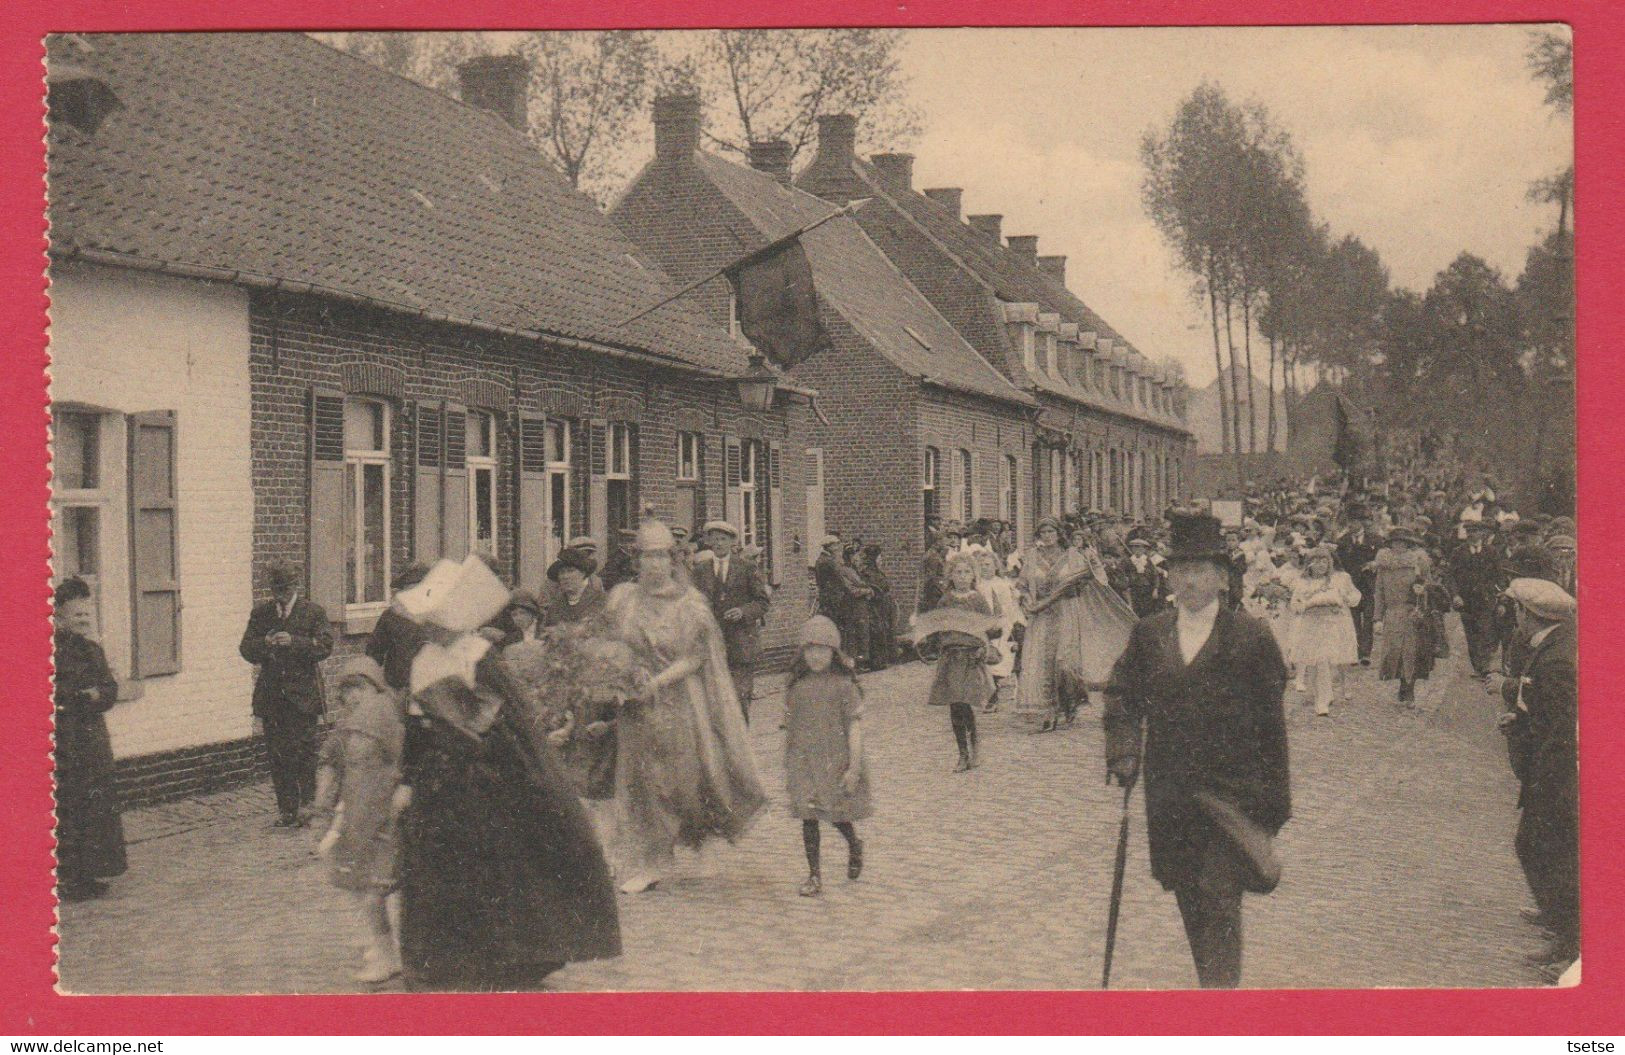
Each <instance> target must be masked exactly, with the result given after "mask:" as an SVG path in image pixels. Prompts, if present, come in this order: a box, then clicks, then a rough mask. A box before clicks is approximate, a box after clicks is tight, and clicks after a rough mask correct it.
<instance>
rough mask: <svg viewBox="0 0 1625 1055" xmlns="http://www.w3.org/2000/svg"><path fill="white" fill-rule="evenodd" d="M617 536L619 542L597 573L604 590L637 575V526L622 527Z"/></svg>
mask: <svg viewBox="0 0 1625 1055" xmlns="http://www.w3.org/2000/svg"><path fill="white" fill-rule="evenodd" d="M619 538H620V544H619V545H618V546H617V547H616V549H615V552H614V553H611V554H610V555H609V559H608V560H606V561H605V562H604V566H603V570H602V571H600V572H599V573H598V574H599V579H600V581H601V582H602V583H603V584H604V589H605V591H609V590H613V589H615V587H617V586H619V585H620V584H621V583H623V582H631V581H632V580H633V579H635V578H637V577H638V550H637V542H638V531H637V528H622V529H621V530H620V532H619Z"/></svg>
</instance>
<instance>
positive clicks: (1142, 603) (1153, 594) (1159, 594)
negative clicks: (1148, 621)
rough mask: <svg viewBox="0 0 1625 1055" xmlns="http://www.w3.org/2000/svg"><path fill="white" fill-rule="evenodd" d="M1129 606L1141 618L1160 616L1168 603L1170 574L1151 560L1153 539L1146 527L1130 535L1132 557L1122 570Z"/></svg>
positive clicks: (1130, 554) (1130, 553)
mask: <svg viewBox="0 0 1625 1055" xmlns="http://www.w3.org/2000/svg"><path fill="white" fill-rule="evenodd" d="M1119 573H1120V574H1121V576H1122V581H1123V589H1124V593H1125V595H1126V598H1127V600H1128V603H1129V606H1130V607H1132V608H1133V609H1134V614H1135V615H1136V616H1138V617H1139V618H1141V619H1144V618H1146V617H1147V616H1152V615H1156V614H1157V613H1158V612H1160V611H1162V610H1163V608H1164V607H1165V606H1166V605H1167V603H1168V576H1167V575H1166V574H1165V573H1164V572H1163V570H1162V569H1161V568H1160V567H1158V566H1157V563H1156V562H1155V561H1153V560H1152V559H1151V539H1150V537H1149V536H1148V535H1147V534H1146V533H1145V532H1144V531H1142V530H1139V529H1136V530H1135V531H1134V532H1133V533H1131V534H1130V535H1129V539H1128V559H1127V560H1125V561H1124V562H1123V564H1122V567H1121V568H1120V569H1119Z"/></svg>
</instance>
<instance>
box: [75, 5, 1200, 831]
mask: <svg viewBox="0 0 1625 1055" xmlns="http://www.w3.org/2000/svg"><path fill="white" fill-rule="evenodd" d="M460 72H461V80H462V93H461V94H462V98H461V99H460V100H459V99H455V98H452V97H450V96H448V95H445V94H442V93H438V92H434V91H431V90H429V89H427V88H423V87H421V86H418V85H415V84H412V83H410V82H407V81H404V80H401V79H399V78H396V77H393V76H392V75H390V74H387V73H385V72H382V71H380V70H377V69H375V68H373V67H371V66H370V65H368V64H366V63H364V62H361V61H360V60H357V59H355V58H353V57H351V56H348V55H345V54H343V53H340V52H337V51H334V50H332V49H330V48H328V47H326V46H325V45H323V44H320V43H318V42H315V41H313V40H311V39H309V38H307V37H305V36H302V35H281V34H275V35H253V34H218V35H216V34H185V35H157V34H154V35H107V36H102V35H94V36H83V35H73V36H63V37H55V38H52V39H51V40H50V41H49V42H48V64H47V83H48V89H49V102H50V118H51V122H50V133H49V138H48V181H49V220H50V225H51V226H50V236H51V244H50V254H51V255H50V274H49V278H50V290H49V292H50V298H51V309H50V311H51V334H50V337H51V344H50V350H51V379H50V383H51V400H52V411H53V417H54V427H53V437H54V446H53V458H54V463H53V466H54V487H53V500H52V518H53V525H52V526H53V530H54V539H55V541H54V548H53V553H54V561H55V568H54V570H55V573H56V574H57V576H59V577H62V576H66V575H70V574H78V575H81V576H83V577H85V578H86V579H87V580H88V581H89V582H90V583H91V584H92V586H93V588H94V590H95V592H96V596H97V600H98V607H99V615H100V624H101V625H100V633H101V637H102V640H103V643H104V645H105V647H106V649H107V652H108V656H109V659H110V661H111V662H112V664H113V666H114V670H115V673H116V674H117V675H118V676H119V677H120V679H121V684H122V685H123V689H122V691H121V701H122V702H121V705H120V706H119V707H116V708H115V709H114V710H113V711H112V713H111V714H110V719H109V721H110V727H111V730H112V734H113V738H114V748H115V753H116V754H117V755H118V757H119V758H120V760H121V767H122V771H123V775H124V781H125V785H126V790H127V791H128V792H129V793H131V794H132V795H133V796H134V797H136V798H138V799H139V798H158V797H166V796H171V795H175V794H180V793H185V792H187V791H190V790H193V789H195V788H197V787H199V786H202V785H205V784H209V783H214V782H217V781H219V780H220V779H222V778H224V777H229V776H232V775H240V774H242V773H244V772H247V771H250V770H251V768H252V766H253V764H254V760H255V758H256V757H257V748H256V745H255V743H254V741H253V739H252V738H251V736H250V716H249V709H248V699H249V693H250V688H251V679H252V671H251V669H250V668H249V667H248V665H247V664H245V663H243V662H242V661H241V659H239V658H238V656H237V650H236V646H237V639H238V635H239V634H240V633H241V630H242V626H243V624H244V622H245V620H246V618H247V614H248V612H249V609H250V608H251V607H252V605H253V603H254V600H255V599H256V597H259V596H261V595H262V594H263V591H264V587H265V581H264V580H265V574H266V570H267V568H268V567H269V566H270V565H271V564H272V563H273V562H275V561H277V560H284V559H285V560H290V561H293V562H295V563H296V564H298V565H299V566H301V567H302V568H304V569H305V572H306V588H307V590H308V592H309V594H310V596H311V597H312V598H313V599H314V600H316V601H318V602H319V603H321V604H322V605H323V606H324V608H325V609H326V610H327V612H328V614H329V616H330V617H331V618H332V619H333V621H334V623H335V627H336V630H337V631H338V632H339V640H340V645H339V647H338V649H337V650H336V651H337V655H338V656H340V657H342V656H343V655H348V654H351V653H353V652H354V651H356V650H357V649H358V648H359V647H360V644H361V642H362V640H363V639H364V635H365V634H366V633H367V632H368V631H369V630H370V629H371V626H372V624H373V622H374V621H375V620H376V619H377V617H378V615H379V614H380V613H381V612H382V611H383V609H384V607H385V605H386V604H387V602H388V596H389V583H390V581H391V579H392V578H393V577H394V575H395V574H397V573H398V572H399V571H400V570H402V569H403V568H405V567H407V566H408V565H409V564H411V563H413V562H415V561H423V560H432V559H435V558H437V557H441V556H452V557H457V556H461V555H462V554H464V553H467V552H469V551H470V550H473V549H479V550H483V551H485V552H488V553H490V554H492V555H493V556H494V557H495V558H496V560H497V561H498V563H499V565H500V566H501V567H502V568H503V569H504V572H505V573H506V574H507V576H508V577H509V578H510V579H511V580H512V581H514V582H516V583H519V584H522V585H525V586H532V587H534V586H536V585H537V584H539V583H540V581H541V580H542V576H543V570H544V569H545V567H546V566H547V564H548V563H549V562H550V561H551V559H552V558H553V556H554V555H555V554H556V553H557V551H558V549H559V547H560V546H561V545H563V544H564V542H565V541H566V540H567V539H568V538H570V537H571V536H574V535H578V534H591V535H593V536H595V537H597V538H598V539H600V541H601V543H602V544H604V545H606V546H607V545H608V544H610V543H611V542H612V541H613V540H614V538H615V537H616V530H617V529H618V528H621V527H626V526H631V525H633V524H635V523H636V521H637V520H638V519H639V518H640V517H641V516H643V515H646V514H652V515H655V516H658V517H661V518H664V519H668V520H670V521H673V522H677V523H684V524H697V523H700V522H703V521H705V520H708V519H716V518H726V519H728V520H730V521H732V522H733V523H735V524H736V525H737V526H738V527H739V529H740V531H741V533H742V534H743V535H744V536H745V537H746V539H747V540H748V541H750V542H753V543H755V544H757V545H759V546H760V547H761V550H762V560H763V562H764V563H765V565H766V569H767V572H768V575H769V578H770V580H771V581H772V582H773V584H774V586H775V588H776V591H777V592H776V596H775V600H774V603H773V605H772V607H771V609H770V615H769V625H768V626H767V628H766V632H765V641H766V643H767V645H768V647H769V649H770V650H772V649H785V648H787V647H788V644H789V642H790V639H791V636H792V635H793V633H794V629H795V627H796V626H797V625H798V624H799V623H800V621H801V620H802V619H803V618H804V617H805V614H806V613H807V611H808V610H809V607H810V605H811V603H812V599H811V589H810V581H809V579H810V577H809V575H808V571H807V568H808V566H809V565H810V563H811V562H812V560H813V559H814V558H815V557H816V548H817V543H818V540H819V539H820V538H821V537H822V536H823V535H824V534H825V532H826V531H827V530H831V529H834V530H841V531H844V532H846V533H849V534H853V535H862V536H864V537H865V538H866V539H869V540H872V541H879V542H881V543H882V544H883V545H884V546H885V547H886V551H887V553H888V555H889V556H890V562H891V568H892V570H893V571H894V572H895V573H897V578H898V593H899V596H900V597H902V598H904V599H908V598H912V597H913V596H914V594H915V590H916V589H917V585H918V584H917V581H916V578H915V571H916V568H917V566H918V563H919V560H918V558H919V555H920V547H921V538H922V534H923V532H922V524H923V520H924V517H925V516H926V515H927V514H929V513H933V512H935V513H937V514H939V515H942V516H944V517H946V518H949V519H958V518H974V517H976V516H984V515H985V516H998V517H1002V518H1005V519H1009V520H1012V521H1014V522H1016V523H1017V524H1018V526H1019V529H1020V530H1022V531H1024V532H1025V531H1027V530H1029V529H1030V527H1031V524H1032V523H1033V521H1034V519H1035V518H1036V517H1037V516H1040V515H1043V514H1045V513H1047V512H1051V511H1054V510H1056V509H1060V508H1063V507H1066V508H1069V507H1073V506H1084V507H1110V508H1116V509H1121V510H1123V511H1125V512H1129V513H1133V514H1137V513H1140V512H1143V511H1148V510H1151V509H1154V508H1158V507H1159V506H1160V505H1161V504H1162V503H1164V502H1166V501H1168V500H1170V499H1171V498H1173V497H1174V496H1176V495H1178V494H1179V493H1180V491H1181V488H1182V472H1183V468H1182V467H1183V463H1184V457H1185V455H1186V452H1187V449H1188V446H1189V436H1188V433H1186V432H1185V430H1184V427H1183V424H1182V416H1183V400H1184V392H1183V388H1182V386H1181V385H1180V384H1179V383H1178V382H1177V380H1176V379H1175V378H1173V377H1171V376H1169V375H1168V374H1166V373H1165V372H1162V371H1159V370H1157V369H1155V368H1153V367H1152V366H1151V365H1150V364H1149V363H1147V362H1146V361H1145V359H1144V358H1143V357H1142V356H1140V354H1139V353H1138V352H1137V351H1135V350H1134V349H1133V348H1132V347H1131V346H1130V345H1129V344H1128V342H1127V341H1126V340H1124V339H1123V338H1122V337H1121V336H1120V335H1118V334H1116V333H1115V332H1114V331H1112V330H1111V329H1110V328H1109V327H1108V326H1107V325H1106V324H1105V323H1104V322H1103V321H1101V320H1100V319H1098V318H1097V317H1096V316H1094V315H1093V314H1092V313H1091V312H1090V311H1089V310H1088V308H1087V307H1085V306H1084V305H1083V304H1082V302H1081V301H1079V300H1078V299H1077V298H1076V297H1074V296H1073V295H1072V294H1070V293H1069V292H1067V290H1066V287H1065V284H1064V275H1063V274H1062V272H1061V268H1060V266H1059V265H1058V264H1057V262H1056V260H1055V258H1045V262H1042V263H1041V262H1040V261H1039V260H1038V258H1037V257H1036V255H1035V251H1034V247H1033V246H1032V244H1031V243H1030V241H1024V240H1021V239H1010V240H1008V241H1007V242H1000V241H999V239H998V238H997V232H996V230H993V229H991V228H990V227H989V226H988V225H987V222H986V220H985V219H984V220H981V221H978V223H977V224H969V223H965V222H963V221H961V220H960V218H959V217H958V215H957V211H958V210H957V206H951V205H950V204H949V203H948V202H947V200H946V192H932V194H931V195H930V196H927V195H922V194H920V193H918V192H916V191H915V190H914V189H913V188H912V187H911V186H910V185H909V181H908V178H907V164H906V158H903V157H902V156H893V157H891V158H890V159H889V160H887V159H882V158H875V159H871V160H870V161H867V162H866V161H863V160H861V159H858V158H857V157H856V156H855V155H854V152H853V149H852V147H853V142H854V139H855V136H854V132H855V129H854V125H853V123H852V121H851V119H850V118H846V117H836V118H827V119H825V121H824V123H823V126H822V129H821V138H820V143H819V148H818V156H817V157H816V158H815V159H814V161H813V163H812V164H811V165H810V166H808V168H807V169H806V171H805V172H803V173H802V175H801V178H800V179H799V180H797V181H795V182H794V183H792V181H791V179H790V174H789V171H788V163H787V156H788V152H787V150H786V149H785V148H784V147H783V146H782V145H771V144H768V145H761V146H759V147H758V148H757V149H756V150H755V151H754V152H753V155H752V164H751V165H749V166H746V165H738V164H734V163H731V162H729V161H726V160H723V159H721V158H718V157H715V156H713V155H710V154H708V153H706V152H704V151H702V150H700V149H699V109H698V106H697V103H696V102H695V101H694V100H692V99H688V98H671V99H663V100H661V101H660V102H659V104H658V105H657V113H656V124H657V140H658V142H657V146H656V152H655V157H654V158H653V159H652V160H651V161H650V163H649V165H648V166H647V167H646V168H645V170H644V171H643V173H642V174H641V175H640V176H639V177H638V179H637V180H636V181H635V182H634V184H633V185H632V186H631V187H630V188H629V189H628V190H627V192H626V193H625V195H624V196H623V197H622V199H621V200H620V201H619V202H618V203H617V204H616V206H615V208H614V209H613V210H612V212H611V213H610V214H609V215H606V214H605V213H604V212H603V211H601V210H599V209H598V208H597V207H596V206H595V205H594V204H593V203H592V202H591V201H590V200H589V199H587V198H586V197H585V196H583V195H580V194H578V193H577V192H576V191H574V190H573V189H572V188H571V187H570V186H569V185H568V184H567V182H566V181H565V180H564V179H563V178H562V177H561V176H560V175H559V174H558V173H557V172H556V171H554V170H553V169H552V168H550V167H549V166H548V165H547V164H546V163H545V162H544V161H543V160H542V158H541V157H540V155H539V154H538V153H537V152H536V151H535V150H534V148H533V147H532V146H531V145H530V143H529V142H528V140H527V138H526V137H525V135H524V134H523V132H522V127H523V124H524V98H525V85H526V82H527V79H528V77H529V71H528V69H526V68H525V66H524V65H523V63H522V62H520V61H519V60H517V59H514V58H511V57H494V58H484V59H479V60H475V61H474V62H472V63H469V64H467V65H465V66H464V67H463V68H462V69H461V71H460ZM837 210H840V215H838V216H836V217H835V218H834V219H826V218H827V217H828V216H830V215H831V214H832V213H833V212H835V211H837ZM973 219H974V218H973ZM807 227H810V228H811V229H810V230H807V231H806V232H805V234H803V235H802V236H801V237H800V238H799V239H796V240H794V244H795V246H796V247H797V249H796V252H797V253H798V254H799V255H798V260H799V259H800V258H801V256H804V260H805V267H806V275H807V276H810V286H811V290H812V293H813V296H812V297H811V298H808V299H806V303H808V304H810V305H812V306H811V307H810V308H809V309H808V311H809V312H810V314H812V315H814V316H815V317H814V318H810V319H808V320H806V321H807V322H808V323H809V325H810V326H812V327H813V329H812V331H811V332H815V333H816V335H817V339H816V341H815V342H814V343H813V344H812V346H811V348H810V350H803V351H800V352H796V353H794V354H792V353H791V352H790V351H789V347H790V346H789V345H788V344H786V345H783V346H779V345H777V344H776V343H775V342H773V341H771V340H768V341H762V340H759V341H758V342H757V345H753V344H752V343H751V342H750V341H749V340H748V339H747V338H746V337H745V336H744V331H745V330H747V329H750V327H749V326H748V325H745V324H744V323H743V321H742V320H745V319H749V318H752V317H760V316H761V315H762V314H763V311H762V305H761V304H758V303H752V299H753V298H754V297H756V296H758V295H759V294H758V293H756V292H753V290H755V289H756V288H757V287H752V286H749V285H747V284H743V283H740V284H737V285H736V283H734V282H731V281H730V280H729V279H728V278H726V277H719V278H711V279H710V280H709V281H703V282H702V281H700V280H703V279H706V278H707V276H710V275H712V274H713V273H714V272H715V271H717V270H718V269H720V268H722V267H723V266H724V265H726V264H728V263H730V262H731V261H734V260H737V259H738V258H740V257H741V256H742V255H748V254H750V253H751V252H752V251H754V250H756V249H759V248H762V247H763V246H771V245H772V244H774V243H775V242H776V241H781V240H782V239H783V237H784V236H785V235H786V234H789V233H793V232H795V231H798V230H800V229H802V228H807ZM696 282H698V283H699V284H698V287H697V288H696V289H695V290H694V291H693V292H692V293H689V294H686V295H678V294H680V292H681V289H682V287H683V286H684V285H688V284H693V283H696ZM768 293H772V291H771V290H769V291H768ZM741 297H743V298H744V302H743V303H741ZM787 303H788V302H787ZM764 352H765V353H767V356H766V360H765V361H764V359H763V356H762V354H761V353H764Z"/></svg>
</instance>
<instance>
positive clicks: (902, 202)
mask: <svg viewBox="0 0 1625 1055" xmlns="http://www.w3.org/2000/svg"><path fill="white" fill-rule="evenodd" d="M852 174H853V175H854V176H855V177H856V178H857V179H858V180H859V181H860V183H861V184H862V186H863V187H864V188H866V189H865V191H864V192H863V195H857V196H868V197H871V198H873V199H875V201H873V202H872V203H871V204H869V205H866V206H864V207H863V208H864V209H871V208H885V207H887V206H889V207H890V208H891V209H892V210H893V211H894V212H896V213H898V214H900V215H902V216H903V217H905V218H906V219H907V220H908V221H909V222H910V223H912V224H914V225H915V226H916V227H917V228H919V229H920V230H922V231H923V232H925V234H926V235H927V236H929V237H930V238H931V239H933V240H934V241H935V242H937V243H938V244H939V245H941V246H942V247H943V248H944V249H945V250H946V251H947V252H948V253H949V254H950V255H951V256H952V257H953V258H955V259H956V260H957V261H959V263H960V264H961V265H962V266H964V267H965V268H966V269H968V270H969V271H971V272H972V273H973V274H975V275H976V276H977V278H978V279H980V280H981V281H982V282H983V283H985V284H986V285H987V286H988V287H989V288H991V289H992V290H993V292H994V294H995V295H996V296H997V297H998V298H999V299H1000V300H1003V301H1007V302H1009V303H1015V304H1037V305H1038V308H1039V310H1040V311H1047V312H1055V313H1057V314H1058V315H1060V317H1061V318H1062V320H1064V321H1067V322H1075V323H1077V324H1078V328H1079V329H1080V330H1083V331H1085V332H1093V333H1095V334H1096V335H1098V336H1100V337H1109V338H1111V339H1112V342H1113V343H1114V344H1115V345H1117V346H1120V347H1127V348H1128V349H1130V350H1134V347H1133V344H1132V343H1131V342H1129V341H1128V340H1127V339H1126V338H1124V336H1123V335H1122V334H1121V333H1119V332H1117V331H1116V330H1115V329H1113V328H1112V327H1111V326H1110V325H1109V324H1108V323H1107V322H1106V320H1104V319H1102V318H1101V317H1100V316H1099V315H1097V314H1096V313H1095V312H1094V311H1093V310H1092V309H1091V308H1090V307H1089V306H1088V305H1087V304H1085V303H1084V302H1083V301H1082V300H1080V299H1079V298H1078V297H1077V296H1076V295H1075V294H1073V293H1072V291H1071V290H1069V289H1067V288H1066V286H1065V285H1064V284H1063V283H1061V282H1058V281H1056V280H1055V279H1054V278H1053V277H1051V276H1050V275H1048V274H1046V273H1045V272H1044V271H1042V270H1040V269H1039V268H1038V267H1036V266H1034V265H1032V264H1029V263H1027V262H1026V261H1025V260H1023V259H1022V258H1021V257H1019V256H1017V255H1016V254H1015V253H1014V252H1012V251H1011V250H1010V249H1009V248H1007V247H1006V246H1004V245H1002V244H1000V243H998V242H995V241H994V240H993V239H991V238H989V237H987V236H986V235H985V234H983V233H982V232H980V231H977V230H975V229H973V228H972V227H970V226H969V225H968V224H965V223H963V222H961V221H960V219H959V218H958V217H957V216H955V215H953V214H952V213H951V212H949V210H948V209H947V208H946V207H944V206H943V205H941V204H940V203H938V202H935V201H933V200H931V199H930V198H928V197H926V196H925V195H924V194H921V193H919V192H918V191H914V190H904V189H902V188H900V187H898V186H897V185H895V184H893V183H891V182H889V181H887V180H886V179H885V178H884V177H883V176H881V175H880V173H878V172H877V171H875V168H874V166H872V165H871V164H869V163H868V162H866V161H863V160H861V159H856V158H855V159H853V162H852ZM1026 373H1027V376H1028V378H1029V380H1030V381H1031V383H1032V384H1033V386H1034V387H1035V388H1037V389H1038V390H1039V391H1042V392H1047V393H1050V394H1052V395H1057V396H1061V397H1063V398H1066V399H1069V400H1072V401H1074V402H1078V403H1083V404H1086V405H1088V406H1092V407H1098V408H1099V409H1102V410H1105V411H1108V412H1110V413H1113V414H1121V415H1127V416H1129V417H1133V418H1139V419H1143V420H1146V421H1152V422H1156V423H1157V424H1159V425H1164V426H1173V427H1176V428H1177V427H1182V426H1180V424H1179V423H1178V421H1177V420H1176V419H1173V418H1171V417H1168V416H1165V415H1161V414H1155V413H1152V412H1150V411H1147V410H1145V409H1144V408H1142V407H1138V406H1133V407H1131V406H1127V405H1124V404H1123V403H1121V402H1118V401H1114V400H1111V399H1105V398H1102V397H1101V396H1099V395H1098V394H1097V393H1094V392H1093V391H1089V390H1085V389H1080V388H1078V387H1076V386H1074V385H1071V384H1069V383H1066V382H1064V381H1057V380H1056V379H1054V378H1052V377H1049V376H1048V375H1045V374H1043V373H1042V372H1026Z"/></svg>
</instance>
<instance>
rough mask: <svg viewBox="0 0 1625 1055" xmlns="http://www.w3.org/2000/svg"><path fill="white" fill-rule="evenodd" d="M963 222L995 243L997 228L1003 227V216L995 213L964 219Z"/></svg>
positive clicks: (997, 237) (997, 236) (997, 235)
mask: <svg viewBox="0 0 1625 1055" xmlns="http://www.w3.org/2000/svg"><path fill="white" fill-rule="evenodd" d="M965 222H966V223H968V224H970V225H971V227H973V228H975V229H976V230H978V231H980V232H982V233H983V234H984V235H986V236H987V237H989V238H991V239H993V240H994V241H995V242H997V241H998V240H999V228H1000V227H1002V226H1003V225H1004V216H1003V214H1001V213H996V212H995V213H982V214H980V215H978V216H967V217H965Z"/></svg>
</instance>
